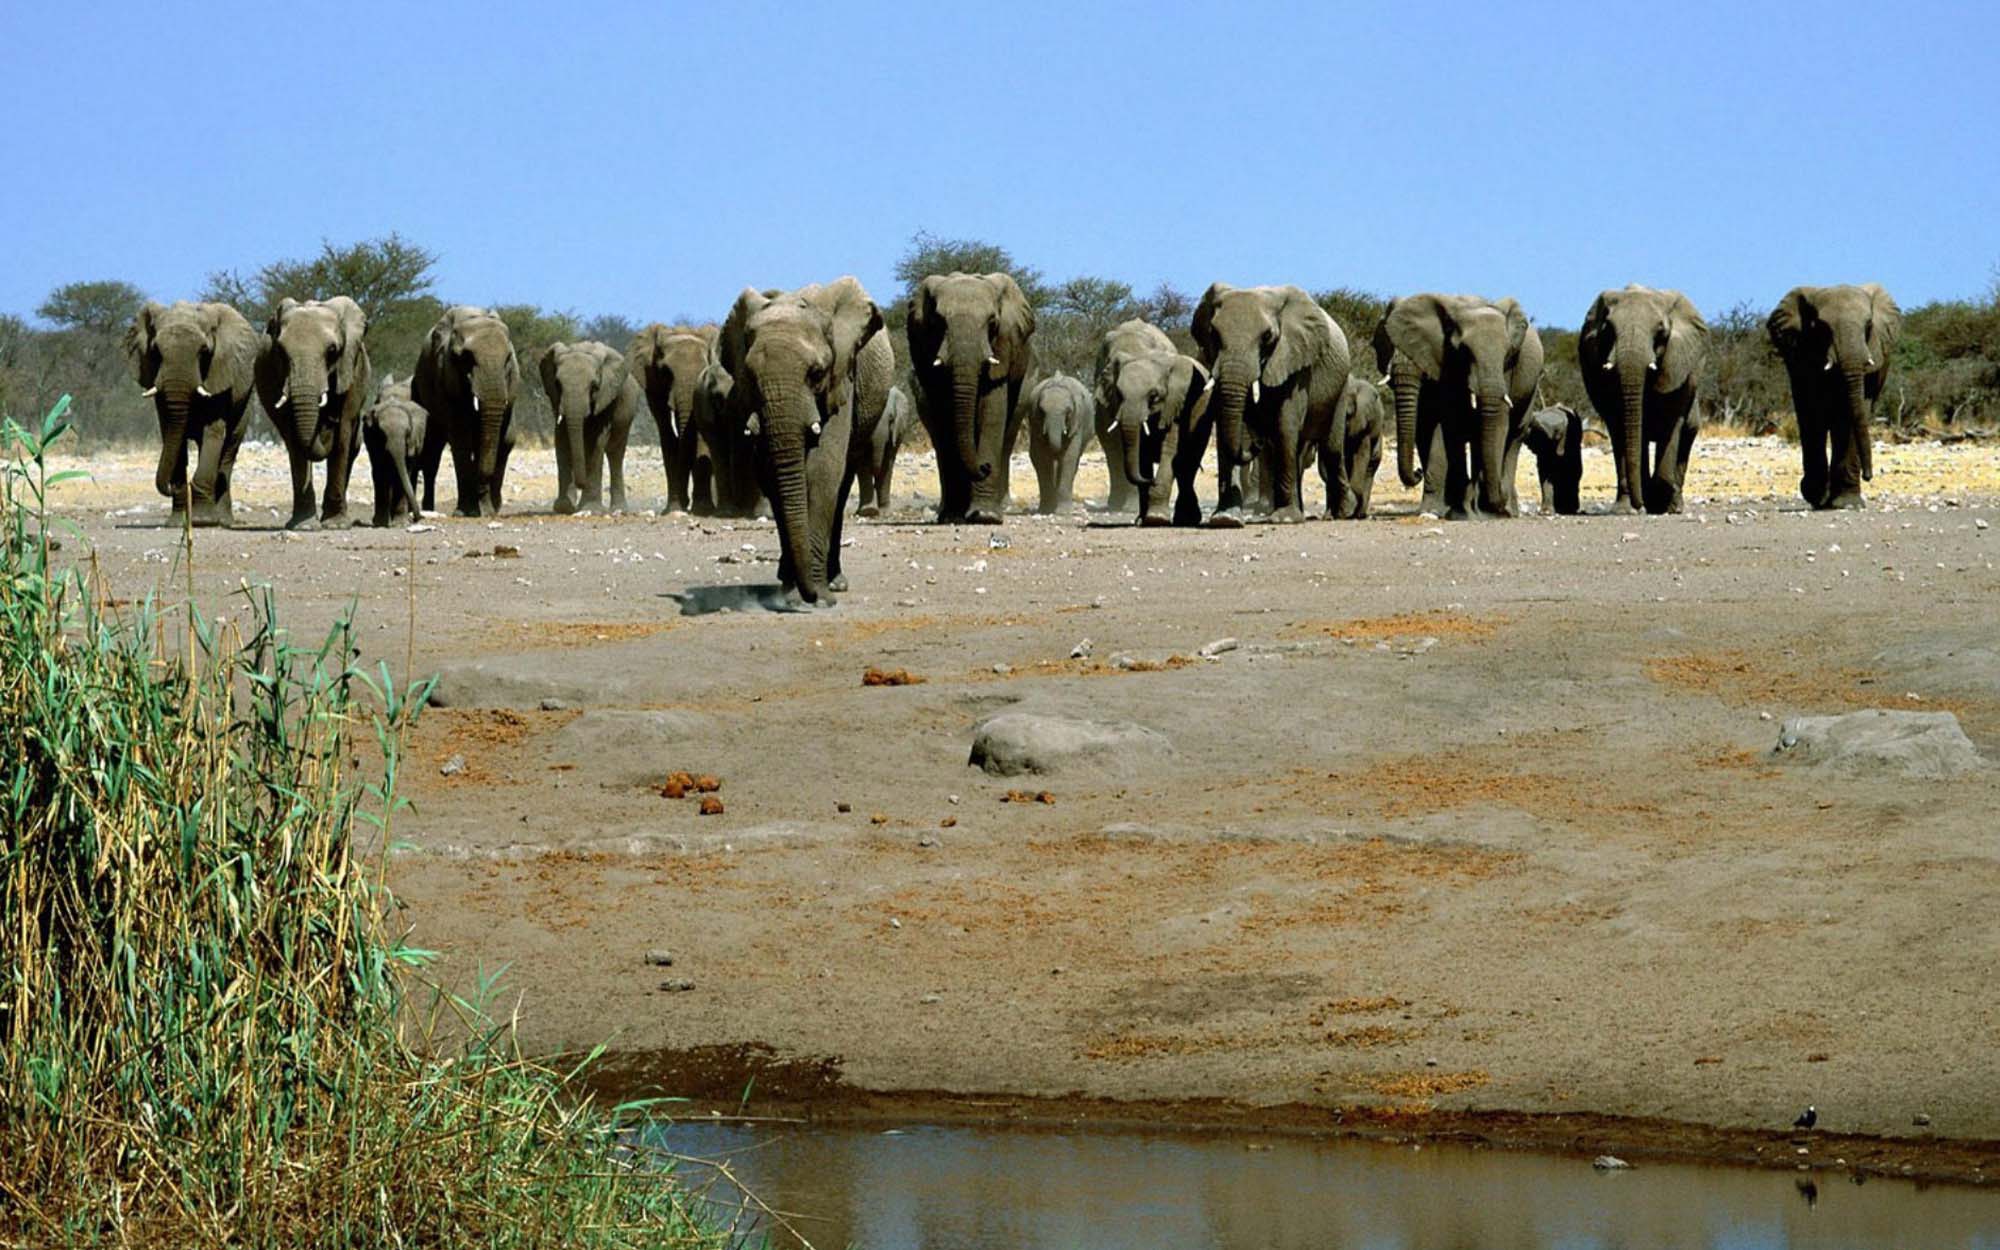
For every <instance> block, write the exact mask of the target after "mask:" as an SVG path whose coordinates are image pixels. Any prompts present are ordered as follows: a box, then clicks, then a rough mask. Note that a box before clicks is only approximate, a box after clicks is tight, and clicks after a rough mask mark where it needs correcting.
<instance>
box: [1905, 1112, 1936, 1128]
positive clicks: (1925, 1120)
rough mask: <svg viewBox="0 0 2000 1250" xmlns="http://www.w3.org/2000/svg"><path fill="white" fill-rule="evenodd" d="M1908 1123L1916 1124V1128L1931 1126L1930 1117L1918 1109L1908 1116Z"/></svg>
mask: <svg viewBox="0 0 2000 1250" xmlns="http://www.w3.org/2000/svg"><path fill="white" fill-rule="evenodd" d="M1910 1123H1912V1124H1914V1125H1916V1126H1917V1127H1918V1128H1929V1127H1930V1126H1931V1118H1930V1117H1929V1116H1927V1115H1925V1114H1924V1113H1923V1112H1921V1111H1919V1112H1917V1113H1916V1114H1915V1115H1913V1116H1911V1117H1910Z"/></svg>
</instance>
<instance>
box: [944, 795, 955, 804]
mask: <svg viewBox="0 0 2000 1250" xmlns="http://www.w3.org/2000/svg"><path fill="white" fill-rule="evenodd" d="M944 801H945V802H947V803H949V804H951V805H952V806H954V807H956V806H958V796H957V795H956V794H947V795H945V796H944Z"/></svg>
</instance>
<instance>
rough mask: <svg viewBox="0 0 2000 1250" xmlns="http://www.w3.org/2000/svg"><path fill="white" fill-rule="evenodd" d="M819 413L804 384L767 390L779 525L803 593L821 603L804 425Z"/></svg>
mask: <svg viewBox="0 0 2000 1250" xmlns="http://www.w3.org/2000/svg"><path fill="white" fill-rule="evenodd" d="M817 419H818V413H817V411H816V410H815V407H814V405H813V402H812V400H811V399H810V398H809V397H808V396H807V394H806V393H805V392H803V391H801V390H779V391H777V392H775V393H774V392H772V391H770V390H766V391H765V392H764V433H763V437H764V455H765V456H766V457H767V459H768V462H769V464H770V470H771V485H772V487H773V488H774V489H775V490H776V491H777V498H776V499H774V500H772V501H771V502H772V507H773V509H774V510H775V511H776V513H777V520H778V529H779V530H780V532H781V533H782V534H783V536H784V540H785V547H786V549H787V550H788V551H789V552H790V553H791V557H792V576H793V577H795V578H797V579H798V588H799V598H801V599H803V600H805V601H806V602H807V603H817V602H819V601H820V599H821V598H823V597H824V596H825V594H826V587H825V585H824V584H822V583H821V581H820V574H819V570H820V569H821V568H823V567H824V564H823V561H821V560H819V559H816V558H815V552H814V547H813V534H812V525H811V523H810V522H809V521H808V520H807V517H806V443H805V431H806V426H807V425H808V424H810V423H812V422H813V421H815V420H817Z"/></svg>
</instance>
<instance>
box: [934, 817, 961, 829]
mask: <svg viewBox="0 0 2000 1250" xmlns="http://www.w3.org/2000/svg"><path fill="white" fill-rule="evenodd" d="M957 825H958V817H956V816H947V817H945V818H944V819H943V820H940V821H939V822H938V828H940V829H952V828H956V827H957Z"/></svg>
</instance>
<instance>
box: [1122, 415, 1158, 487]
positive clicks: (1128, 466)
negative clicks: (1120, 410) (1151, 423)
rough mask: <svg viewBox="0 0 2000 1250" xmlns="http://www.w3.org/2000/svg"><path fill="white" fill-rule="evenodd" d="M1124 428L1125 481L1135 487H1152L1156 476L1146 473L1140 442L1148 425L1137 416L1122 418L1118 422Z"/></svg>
mask: <svg viewBox="0 0 2000 1250" xmlns="http://www.w3.org/2000/svg"><path fill="white" fill-rule="evenodd" d="M1118 423H1119V424H1120V425H1121V426H1123V427H1124V430H1123V433H1124V435H1125V438H1124V440H1123V441H1124V443H1125V480H1126V481H1128V482H1130V483H1132V485H1134V486H1151V485H1152V484H1153V480H1154V474H1152V473H1149V472H1147V471H1146V466H1145V464H1144V459H1145V458H1144V457H1143V456H1142V455H1141V454H1140V451H1139V440H1140V439H1142V438H1144V437H1145V436H1146V423H1145V422H1144V421H1142V420H1140V419H1139V418H1138V417H1137V416H1130V417H1121V418H1120V419H1119V422H1118Z"/></svg>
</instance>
